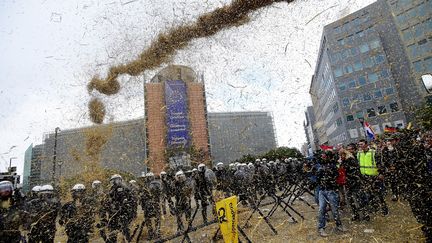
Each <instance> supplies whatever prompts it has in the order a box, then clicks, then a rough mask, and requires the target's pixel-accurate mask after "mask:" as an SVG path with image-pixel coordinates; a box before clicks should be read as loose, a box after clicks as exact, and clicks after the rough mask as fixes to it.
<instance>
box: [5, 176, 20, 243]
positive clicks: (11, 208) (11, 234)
mask: <svg viewBox="0 0 432 243" xmlns="http://www.w3.org/2000/svg"><path fill="white" fill-rule="evenodd" d="M12 196H13V186H12V183H11V182H9V181H0V243H6V242H7V243H15V242H20V241H21V232H20V231H19V227H20V225H22V224H23V219H24V218H25V215H24V214H23V212H22V211H21V210H19V209H18V208H17V207H16V206H15V205H14V204H13V201H12Z"/></svg>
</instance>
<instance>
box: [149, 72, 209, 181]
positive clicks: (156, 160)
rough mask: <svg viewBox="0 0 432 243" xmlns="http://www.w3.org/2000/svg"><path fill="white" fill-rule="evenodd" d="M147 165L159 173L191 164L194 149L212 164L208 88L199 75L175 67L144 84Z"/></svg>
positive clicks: (204, 160) (205, 160)
mask: <svg viewBox="0 0 432 243" xmlns="http://www.w3.org/2000/svg"><path fill="white" fill-rule="evenodd" d="M144 97H145V109H146V110H145V117H146V128H147V129H146V133H147V158H148V166H149V167H150V168H151V169H152V171H154V172H156V173H159V172H160V171H162V170H163V169H164V168H165V167H167V166H168V164H167V163H166V161H167V160H168V161H169V163H170V165H172V166H175V165H179V164H180V165H189V163H190V159H188V158H190V157H189V152H188V151H190V150H191V149H192V148H193V149H194V150H195V151H199V152H200V153H201V154H202V155H203V156H202V158H203V160H202V161H197V162H209V158H210V149H209V138H208V129H207V119H206V116H207V109H206V107H207V106H206V99H205V88H204V83H203V82H202V80H199V79H198V77H197V75H196V73H195V72H194V71H193V70H192V69H190V68H188V67H186V66H177V65H172V66H168V67H167V68H165V69H163V70H161V71H160V72H159V73H158V74H157V75H155V76H154V77H153V78H152V79H151V81H150V82H149V83H146V84H145V95H144Z"/></svg>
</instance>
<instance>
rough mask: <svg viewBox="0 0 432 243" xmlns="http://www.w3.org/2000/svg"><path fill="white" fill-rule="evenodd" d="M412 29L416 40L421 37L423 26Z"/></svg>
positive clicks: (419, 25) (418, 25)
mask: <svg viewBox="0 0 432 243" xmlns="http://www.w3.org/2000/svg"><path fill="white" fill-rule="evenodd" d="M413 29H415V32H414V38H418V37H420V36H422V35H423V33H424V29H425V28H424V25H422V24H417V25H415V26H414V27H413Z"/></svg>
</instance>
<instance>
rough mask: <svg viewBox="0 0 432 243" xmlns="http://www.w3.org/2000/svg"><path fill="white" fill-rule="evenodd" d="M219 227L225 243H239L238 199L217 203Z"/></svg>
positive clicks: (233, 198) (228, 199)
mask: <svg viewBox="0 0 432 243" xmlns="http://www.w3.org/2000/svg"><path fill="white" fill-rule="evenodd" d="M216 212H217V217H218V222H219V226H220V229H221V232H222V236H223V238H224V242H225V243H238V242H239V240H238V229H237V224H238V214H237V197H236V196H232V197H229V198H225V199H223V200H221V201H219V202H216Z"/></svg>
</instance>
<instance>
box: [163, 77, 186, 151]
mask: <svg viewBox="0 0 432 243" xmlns="http://www.w3.org/2000/svg"><path fill="white" fill-rule="evenodd" d="M165 105H166V125H167V145H168V148H178V147H183V148H186V147H189V145H190V135H189V119H188V106H187V86H186V83H185V82H184V81H182V80H168V81H165Z"/></svg>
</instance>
